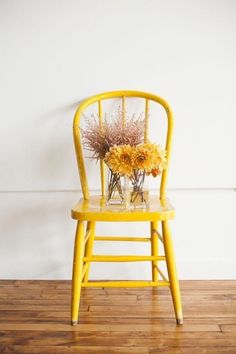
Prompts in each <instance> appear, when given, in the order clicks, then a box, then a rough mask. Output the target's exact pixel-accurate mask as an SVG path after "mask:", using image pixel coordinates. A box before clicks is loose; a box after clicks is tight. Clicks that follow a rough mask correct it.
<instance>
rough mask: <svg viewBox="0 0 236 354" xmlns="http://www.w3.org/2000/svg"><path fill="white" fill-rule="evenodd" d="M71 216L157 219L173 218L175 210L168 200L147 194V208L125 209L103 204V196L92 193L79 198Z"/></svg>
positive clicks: (91, 219)
mask: <svg viewBox="0 0 236 354" xmlns="http://www.w3.org/2000/svg"><path fill="white" fill-rule="evenodd" d="M71 215H72V218H73V219H75V220H90V221H158V220H169V219H173V218H174V215H175V210H174V208H173V206H172V205H171V204H170V202H169V201H168V200H160V199H159V198H158V197H157V196H152V195H150V196H149V207H148V208H147V209H134V210H132V211H130V210H128V209H126V208H125V207H124V206H122V205H109V206H107V205H106V204H105V198H103V197H101V196H98V195H97V196H96V195H93V196H91V197H90V199H89V200H85V199H81V200H80V201H79V202H78V203H77V204H76V205H75V206H74V207H73V208H72V213H71Z"/></svg>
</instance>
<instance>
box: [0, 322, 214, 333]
mask: <svg viewBox="0 0 236 354" xmlns="http://www.w3.org/2000/svg"><path fill="white" fill-rule="evenodd" d="M5 330H14V331H25V330H28V331H30V330H34V331H40V330H41V331H55V330H56V331H71V332H77V331H81V332H82V331H87V332H89V331H90V332H91V331H92V332H94V331H98V330H100V331H107V332H113V331H121V332H127V331H128V332H129V331H130V330H131V328H130V324H125V325H124V324H112V325H109V324H87V323H86V324H81V323H79V324H78V325H77V326H71V325H70V324H68V325H67V324H60V323H57V324H53V325H50V324H47V323H42V324H37V323H36V324H35V323H32V324H27V323H19V324H18V323H17V324H15V323H0V331H5ZM154 330H158V331H160V330H162V331H173V330H174V331H179V332H185V331H187V332H189V331H198V332H202V331H212V332H213V331H220V328H219V326H218V325H217V324H194V323H192V324H191V323H188V324H185V325H184V326H176V322H175V320H169V321H163V320H162V321H159V322H158V323H155V324H137V325H134V326H132V331H148V332H149V331H154Z"/></svg>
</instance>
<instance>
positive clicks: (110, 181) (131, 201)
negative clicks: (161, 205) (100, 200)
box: [106, 169, 149, 209]
mask: <svg viewBox="0 0 236 354" xmlns="http://www.w3.org/2000/svg"><path fill="white" fill-rule="evenodd" d="M148 197H149V192H148V190H147V189H145V171H142V170H134V171H133V174H132V176H130V177H128V176H121V175H119V174H118V173H114V172H113V171H112V170H111V169H109V170H108V178H107V192H106V204H107V205H124V206H125V207H126V208H129V209H134V208H146V207H147V206H148Z"/></svg>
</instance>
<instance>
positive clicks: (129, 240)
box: [94, 236, 151, 242]
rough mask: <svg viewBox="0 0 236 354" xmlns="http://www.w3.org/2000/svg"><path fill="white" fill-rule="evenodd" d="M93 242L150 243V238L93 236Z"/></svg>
mask: <svg viewBox="0 0 236 354" xmlns="http://www.w3.org/2000/svg"><path fill="white" fill-rule="evenodd" d="M94 240H95V241H118V242H123V241H127V242H150V241H151V238H150V237H124V236H95V238H94Z"/></svg>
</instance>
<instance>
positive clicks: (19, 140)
mask: <svg viewBox="0 0 236 354" xmlns="http://www.w3.org/2000/svg"><path fill="white" fill-rule="evenodd" d="M235 10H236V2H235V1H234V0H178V1H174V0H173V1H171V0H166V1H161V0H156V1H155V0H149V1H148V0H145V1H144V0H119V1H111V0H101V1H96V0H87V1H79V0H77V1H75V0H68V1H66V0H61V1H60V0H57V1H56V0H51V1H46V0H44V1H36V0H35V1H34V0H33V1H30V0H18V1H17V0H10V1H6V0H5V1H4V0H2V1H1V2H0V54H1V55H0V78H1V79H0V97H1V105H0V119H1V129H0V168H1V178H0V191H1V193H0V198H1V199H0V219H1V220H0V223H1V234H0V278H35V279H39V278H43V279H46V278H49V279H53V278H55V279H60V278H70V276H71V263H72V244H73V237H74V228H75V223H74V221H72V220H71V219H70V207H71V206H72V205H73V204H74V203H75V202H76V201H77V199H78V198H79V196H80V192H79V188H80V184H79V180H78V175H77V167H76V162H75V157H74V149H73V140H72V120H73V114H74V111H75V109H76V107H77V105H78V102H79V101H81V100H82V99H83V98H85V97H87V96H90V95H92V94H95V93H99V92H103V91H109V90H113V89H138V90H143V91H149V92H153V93H156V94H158V95H160V96H163V97H165V98H166V99H167V100H168V101H169V102H170V104H171V106H172V108H173V110H174V113H175V121H176V123H175V139H174V148H173V157H172V161H171V174H170V179H169V188H170V189H169V191H170V192H169V195H170V197H171V200H172V202H173V204H174V205H175V207H176V209H177V217H176V220H175V221H174V222H172V229H173V235H174V241H175V246H176V256H177V262H178V265H179V273H180V278H182V279H183V278H199V279H200V278H235V277H236V275H235V274H236V259H235V249H236V241H235V240H236V227H235V222H234V219H235V210H236V198H235V187H236V178H235V177H236V171H235V161H234V160H235V158H234V152H235V141H234V134H235V116H236V114H235V113H236V108H235V104H234V103H235V92H236V87H235V86H236V85H235V82H236V77H235V52H236V51H235V43H236V41H235V32H236V31H235ZM127 229H128V230H130V233H133V234H137V235H139V234H140V235H143V234H145V233H146V232H147V230H148V229H147V226H146V225H142V226H141V227H140V226H139V227H138V230H137V225H135V224H132V225H127V224H126V225H124V224H122V225H120V228H119V229H117V228H116V230H115V232H116V233H118V234H122V233H123V234H125V233H127ZM98 232H100V233H103V234H104V233H107V234H109V233H112V232H114V225H112V224H102V225H100V226H99V227H98ZM97 247H98V249H97V251H100V250H101V245H98V246H97ZM103 247H104V244H103ZM125 247H127V248H129V247H131V245H127V244H126V245H125V246H124V245H118V244H117V250H115V251H117V252H118V251H119V252H120V253H121V252H122V253H125V252H128V253H130V252H131V251H133V252H141V251H144V250H140V249H139V248H140V245H138V246H137V247H136V248H135V249H134V250H133V249H128V250H127V249H126V248H125ZM132 248H133V246H132ZM105 250H106V251H107V252H111V251H110V246H109V245H107V247H106V249H105ZM113 251H114V249H113ZM108 268H109V269H108ZM100 270H104V272H105V273H104V274H105V275H106V276H109V275H110V276H111V275H113V276H114V277H117V278H119V277H120V278H124V274H125V275H126V276H127V277H129V278H131V277H134V276H135V274H136V272H135V269H134V267H132V266H130V264H129V265H126V264H124V265H121V266H114V265H113V266H111V267H110V265H109V267H108V266H105V265H104V264H103V265H101V268H99V267H97V268H96V269H93V276H94V277H97V278H101V273H100ZM139 274H142V277H143V278H145V277H147V276H149V274H148V272H147V271H146V267H145V265H140V272H139Z"/></svg>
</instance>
